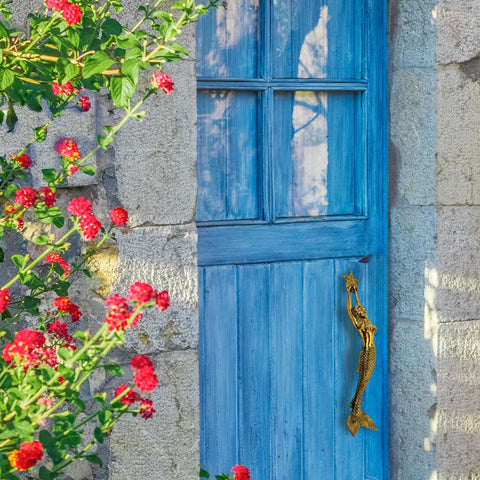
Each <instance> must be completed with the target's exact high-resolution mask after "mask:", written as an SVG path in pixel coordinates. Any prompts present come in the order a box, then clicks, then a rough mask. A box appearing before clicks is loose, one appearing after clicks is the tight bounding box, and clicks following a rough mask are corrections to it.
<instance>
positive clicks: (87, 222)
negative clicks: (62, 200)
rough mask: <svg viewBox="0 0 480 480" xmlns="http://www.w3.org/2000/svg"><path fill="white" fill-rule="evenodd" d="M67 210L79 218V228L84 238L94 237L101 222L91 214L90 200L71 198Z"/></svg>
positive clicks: (100, 226)
mask: <svg viewBox="0 0 480 480" xmlns="http://www.w3.org/2000/svg"><path fill="white" fill-rule="evenodd" d="M67 210H68V211H69V212H70V213H71V214H72V215H75V216H77V217H78V218H79V219H80V229H81V230H82V234H83V237H84V238H85V239H86V240H91V239H92V238H95V237H96V236H97V234H98V232H99V231H100V230H101V228H102V224H101V223H100V221H99V220H98V218H97V217H96V216H95V215H94V214H93V211H92V204H91V203H90V200H87V199H85V198H83V197H78V198H73V199H72V201H71V202H70V203H69V204H68V207H67Z"/></svg>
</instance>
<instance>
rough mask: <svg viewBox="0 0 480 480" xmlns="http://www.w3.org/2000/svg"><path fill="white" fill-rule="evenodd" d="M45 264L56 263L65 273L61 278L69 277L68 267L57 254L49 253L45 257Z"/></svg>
mask: <svg viewBox="0 0 480 480" xmlns="http://www.w3.org/2000/svg"><path fill="white" fill-rule="evenodd" d="M45 261H46V262H47V263H58V264H59V265H60V266H61V267H62V268H63V270H64V271H65V273H64V274H63V275H62V278H66V277H68V275H70V265H69V264H68V263H67V262H66V261H65V260H64V259H63V258H62V257H61V256H60V255H58V254H57V253H50V254H48V255H47V256H46V257H45Z"/></svg>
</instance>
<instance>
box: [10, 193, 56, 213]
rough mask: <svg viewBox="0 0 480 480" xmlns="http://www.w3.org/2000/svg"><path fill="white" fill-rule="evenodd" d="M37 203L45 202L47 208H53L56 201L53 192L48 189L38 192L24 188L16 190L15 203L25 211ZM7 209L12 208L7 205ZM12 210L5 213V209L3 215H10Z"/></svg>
mask: <svg viewBox="0 0 480 480" xmlns="http://www.w3.org/2000/svg"><path fill="white" fill-rule="evenodd" d="M37 201H40V202H45V205H46V206H47V207H48V208H50V207H53V205H55V202H56V201H57V199H56V197H55V192H54V191H53V190H52V189H51V188H50V187H40V188H39V189H38V192H37V190H35V189H34V188H30V187H24V188H20V189H18V190H17V191H16V193H15V203H16V204H18V205H21V206H23V207H25V208H27V209H28V208H31V207H33V206H34V205H35V204H36V203H37ZM8 207H12V206H10V205H9V206H8ZM14 210H15V208H13V209H10V211H8V212H7V208H6V207H5V213H7V214H10V213H12V212H13V211H14Z"/></svg>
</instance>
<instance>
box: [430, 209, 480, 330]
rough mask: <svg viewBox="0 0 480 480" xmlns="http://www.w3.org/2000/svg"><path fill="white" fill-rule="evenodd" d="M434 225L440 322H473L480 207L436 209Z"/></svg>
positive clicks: (478, 291) (478, 284) (477, 304)
mask: <svg viewBox="0 0 480 480" xmlns="http://www.w3.org/2000/svg"><path fill="white" fill-rule="evenodd" d="M437 225H438V245H437V265H436V268H437V270H438V274H439V278H440V285H439V288H438V291H437V295H436V296H437V300H436V304H437V308H438V313H439V318H440V321H442V322H451V321H457V320H469V319H472V318H476V317H477V316H478V312H479V309H480V278H479V274H478V272H479V271H480V258H479V256H478V248H479V240H478V239H479V236H480V207H443V208H440V209H439V211H438V217H437Z"/></svg>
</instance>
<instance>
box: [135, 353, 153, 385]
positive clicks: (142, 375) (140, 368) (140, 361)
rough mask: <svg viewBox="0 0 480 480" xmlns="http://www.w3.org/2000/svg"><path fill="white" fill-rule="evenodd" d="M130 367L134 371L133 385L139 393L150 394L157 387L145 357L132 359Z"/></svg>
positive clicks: (151, 368)
mask: <svg viewBox="0 0 480 480" xmlns="http://www.w3.org/2000/svg"><path fill="white" fill-rule="evenodd" d="M130 366H131V367H132V370H135V373H134V374H133V375H134V377H133V383H134V384H135V385H136V386H137V387H138V389H139V390H140V391H141V392H151V391H152V390H153V389H154V388H155V387H156V386H157V385H158V379H157V376H156V375H155V371H154V369H153V365H152V362H151V361H150V359H149V358H148V357H146V356H145V355H140V356H138V357H134V358H132V361H131V363H130Z"/></svg>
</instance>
